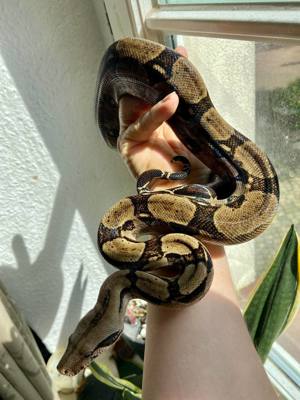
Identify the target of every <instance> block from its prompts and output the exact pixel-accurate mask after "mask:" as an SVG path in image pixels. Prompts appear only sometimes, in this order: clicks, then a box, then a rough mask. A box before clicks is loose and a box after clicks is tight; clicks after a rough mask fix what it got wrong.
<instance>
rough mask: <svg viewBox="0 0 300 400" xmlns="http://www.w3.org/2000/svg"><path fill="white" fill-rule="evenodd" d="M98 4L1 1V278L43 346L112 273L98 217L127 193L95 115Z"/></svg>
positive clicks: (100, 45) (101, 39) (105, 33)
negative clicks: (103, 255) (102, 250)
mask: <svg viewBox="0 0 300 400" xmlns="http://www.w3.org/2000/svg"><path fill="white" fill-rule="evenodd" d="M97 4H98V9H97V13H98V16H99V17H100V21H101V22H100V23H99V20H98V19H97V16H96V12H95V9H94V7H93V3H92V2H90V1H82V0H64V1H59V0H43V1H40V0H26V1H25V2H21V1H18V0H9V1H5V0H0V41H1V53H0V135H1V140H0V154H1V164H0V180H1V184H0V227H1V229H0V235H1V236H0V279H1V280H2V281H3V283H4V284H5V285H6V287H7V289H8V290H9V292H10V294H11V295H12V296H13V297H14V299H15V300H16V302H17V304H18V306H19V308H20V309H21V310H22V311H23V312H24V314H25V316H26V318H27V320H28V322H29V323H30V325H31V326H32V327H33V328H34V329H35V330H36V331H37V333H38V334H39V335H40V336H41V337H42V338H43V339H44V340H45V343H46V344H47V345H48V346H49V348H50V350H54V348H55V346H56V344H57V342H58V341H60V342H62V341H63V340H64V339H65V338H66V336H67V335H68V334H69V333H70V331H71V330H72V329H73V328H74V326H75V325H76V323H77V321H78V320H79V318H80V316H81V315H83V314H84V313H85V312H86V311H87V310H88V309H89V308H91V307H92V305H93V304H94V302H95V300H96V297H97V294H98V289H99V287H100V285H101V283H102V281H103V279H104V278H105V277H106V275H107V272H108V271H111V269H110V267H108V266H107V265H105V264H104V263H103V261H102V260H101V259H100V256H99V253H98V251H97V247H96V232H97V228H98V223H99V219H100V217H101V215H102V214H103V213H104V211H105V210H106V209H107V208H108V207H109V206H110V205H111V204H112V203H114V202H115V201H117V200H118V199H120V198H121V197H122V196H124V195H125V194H130V193H133V192H134V182H133V181H132V180H131V178H130V177H129V174H128V172H127V171H126V169H125V167H124V165H123V164H122V162H121V160H120V158H119V156H118V155H117V153H116V152H113V151H112V150H109V149H108V148H107V147H106V146H105V144H104V141H103V139H102V138H101V137H100V135H99V132H98V130H97V128H96V125H95V122H94V95H95V82H96V76H97V70H98V65H99V62H100V59H101V56H102V54H103V51H104V49H105V48H106V46H107V45H108V42H109V40H110V33H109V29H108V26H107V23H106V21H105V14H104V11H103V8H102V1H101V0H97ZM112 170H113V174H112ZM65 317H66V319H65ZM64 320H65V321H64ZM63 321H64V322H63Z"/></svg>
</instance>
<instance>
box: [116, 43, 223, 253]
mask: <svg viewBox="0 0 300 400" xmlns="http://www.w3.org/2000/svg"><path fill="white" fill-rule="evenodd" d="M176 51H177V52H178V53H180V54H181V55H183V56H185V57H187V51H186V49H185V48H183V47H177V48H176ZM178 103H179V98H178V96H177V94H176V93H175V92H173V93H171V94H169V95H168V96H166V97H165V98H164V99H163V100H161V101H160V102H159V103H157V104H155V105H154V106H152V107H151V106H150V105H149V104H147V103H145V102H143V101H142V100H140V99H138V98H135V97H132V96H124V97H122V98H121V100H120V104H119V122H120V136H119V139H118V149H119V151H120V154H121V156H122V158H123V159H124V161H125V163H126V164H127V166H128V167H129V169H130V171H131V173H132V174H133V176H134V177H135V178H137V177H138V176H139V175H140V174H142V173H143V172H144V171H147V170H149V169H161V170H162V171H170V172H172V171H175V170H180V167H181V165H180V164H178V163H172V162H171V161H172V159H173V158H174V157H175V156H176V155H181V156H184V157H185V158H187V159H188V160H189V162H190V165H191V172H190V174H189V176H188V177H187V178H186V179H185V180H184V181H176V183H175V184H174V181H165V180H160V181H158V182H155V183H154V184H153V185H152V189H154V190H155V189H165V188H169V187H174V186H175V185H176V186H178V185H180V184H190V183H199V182H201V183H203V182H207V179H208V176H209V172H210V170H209V169H208V168H207V167H206V166H205V165H204V164H203V163H202V162H201V161H200V160H199V159H198V158H197V157H195V156H194V154H193V153H192V152H191V151H189V150H188V149H187V148H186V147H185V146H184V145H183V143H181V141H180V140H179V139H178V137H177V136H176V134H175V133H174V131H173V130H172V129H171V127H170V126H169V125H168V124H167V122H166V121H167V120H168V119H169V118H171V116H172V115H173V114H174V113H175V112H176V108H177V106H178ZM206 246H207V248H208V250H209V252H210V254H211V256H212V257H213V258H221V257H224V256H225V253H224V249H223V247H221V246H217V245H213V244H209V243H207V244H206Z"/></svg>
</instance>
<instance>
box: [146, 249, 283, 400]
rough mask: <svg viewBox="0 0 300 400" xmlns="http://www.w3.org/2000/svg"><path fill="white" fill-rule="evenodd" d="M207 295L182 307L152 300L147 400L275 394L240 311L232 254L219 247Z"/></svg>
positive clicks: (234, 399) (211, 399)
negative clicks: (231, 267)
mask: <svg viewBox="0 0 300 400" xmlns="http://www.w3.org/2000/svg"><path fill="white" fill-rule="evenodd" d="M214 271H215V275H214V280H213V284H212V287H211V289H210V291H209V293H208V294H207V295H206V297H205V298H204V299H203V300H201V301H199V302H198V303H196V304H194V305H192V306H190V307H187V308H183V309H170V308H164V307H156V306H152V305H149V308H148V319H147V341H146V343H147V344H146V354H145V368H144V382H143V399H144V400H160V399H162V400H169V399H170V400H179V399H184V400H190V399H191V400H197V399H199V400H202V399H205V400H220V399H222V400H227V399H228V400H229V399H230V400H241V399H243V400H248V399H249V400H250V399H257V400H258V399H264V400H271V399H276V395H275V393H274V391H273V389H272V387H271V384H270V382H269V380H268V378H267V376H266V374H265V372H264V369H263V366H262V364H261V362H260V360H259V358H258V355H257V353H256V351H255V349H254V346H253V344H252V341H251V338H250V336H249V334H248V331H247V328H246V325H245V322H244V320H243V317H242V314H241V312H240V309H239V306H238V301H237V297H236V294H235V290H234V288H233V285H232V281H231V277H230V273H229V269H228V264H227V259H226V256H225V253H224V250H223V249H222V248H219V250H215V257H214Z"/></svg>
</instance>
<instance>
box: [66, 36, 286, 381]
mask: <svg viewBox="0 0 300 400" xmlns="http://www.w3.org/2000/svg"><path fill="white" fill-rule="evenodd" d="M173 91H176V93H177V94H178V96H179V105H178V108H177V111H176V113H175V114H174V115H173V116H172V117H171V118H170V120H169V121H168V123H169V125H170V126H171V128H172V129H173V130H174V132H175V134H176V135H177V136H178V138H179V139H180V141H181V142H182V143H183V144H184V145H185V146H186V147H187V148H188V149H189V150H190V151H191V152H192V153H193V154H194V155H195V156H196V157H197V158H198V159H200V160H201V161H202V162H203V163H204V164H205V165H206V166H207V167H208V168H210V169H211V171H212V172H213V174H214V175H215V176H217V177H218V178H217V179H216V180H215V181H214V182H211V183H209V184H206V185H204V184H193V185H185V186H178V187H176V188H174V189H171V190H170V189H168V190H166V191H159V192H151V190H150V189H149V188H148V184H149V183H150V182H151V180H152V179H154V178H163V179H182V178H183V177H185V176H186V175H187V174H188V173H189V162H188V160H186V159H185V158H184V157H181V156H177V157H175V161H177V162H181V163H182V164H183V170H182V172H180V173H173V174H171V173H166V172H164V171H160V170H151V171H146V172H145V173H144V174H142V175H141V177H140V178H139V180H138V192H139V193H138V194H137V195H134V196H129V197H126V198H124V199H122V200H120V201H119V202H118V203H117V204H115V205H114V206H113V207H112V208H111V209H110V210H109V211H107V213H106V214H105V215H104V217H103V218H102V220H101V223H100V226H99V232H98V245H99V250H100V252H101V254H102V255H103V256H104V258H105V259H106V260H107V261H108V262H109V263H111V264H113V265H114V266H116V267H117V268H118V269H119V271H117V272H114V273H113V274H112V275H110V276H109V277H108V278H107V279H106V281H105V282H104V283H103V285H102V287H101V289H100V293H99V297H98V300H97V302H96V304H95V306H94V308H93V309H92V310H90V311H89V312H88V314H87V315H86V316H85V317H84V318H83V319H82V320H81V321H80V322H79V324H78V326H77V328H76V330H75V332H74V333H73V334H72V335H71V337H70V339H69V344H68V347H67V350H66V352H65V354H64V356H63V358H62V360H61V361H60V363H59V365H58V370H59V371H60V372H61V373H64V374H67V375H74V374H76V373H78V372H79V371H80V370H81V369H82V368H84V367H86V366H87V365H88V364H89V363H90V362H91V361H92V359H93V358H95V357H96V356H98V355H99V354H100V353H101V351H102V350H103V349H104V348H105V347H108V346H110V345H112V344H113V343H114V342H115V341H116V340H118V338H119V337H120V335H121V333H122V329H123V318H124V313H125V310H126V305H127V303H128V301H129V300H130V299H131V298H133V297H138V298H142V299H145V300H147V301H149V302H152V303H154V304H163V305H169V306H175V307H182V306H186V305H189V304H191V303H193V302H195V301H198V300H199V299H201V298H202V297H203V296H204V295H205V293H206V292H207V290H208V289H209V287H210V284H211V281H212V276H213V268H212V261H211V258H210V255H209V253H208V251H207V249H206V247H205V246H204V245H203V243H202V240H204V241H209V242H213V243H216V244H225V245H228V244H237V243H242V242H245V241H248V240H250V239H253V238H254V237H256V236H257V235H259V234H260V233H261V232H263V231H264V230H265V229H266V227H267V226H268V225H269V224H270V223H271V221H272V219H273V217H274V215H275V213H276V210H277V206H278V201H279V185H278V179H277V175H276V172H275V170H274V168H273V166H272V164H271V162H270V161H269V159H268V157H267V156H266V155H265V154H264V152H262V151H261V150H260V149H259V148H258V147H257V146H256V145H255V144H254V143H253V142H252V141H250V140H249V139H248V138H246V137H245V136H243V135H242V134H241V133H239V132H238V131H237V130H235V129H234V128H233V127H231V126H230V125H229V124H228V123H227V122H226V121H225V120H224V119H223V118H222V117H221V116H220V115H219V113H218V112H217V110H216V109H215V107H214V106H213V104H212V102H211V100H210V97H209V95H208V92H207V88H206V86H205V84H204V82H203V80H202V78H201V76H200V75H199V73H198V71H197V70H196V69H195V68H194V66H193V65H192V64H191V63H190V62H189V61H188V60H187V59H186V58H185V57H183V56H181V55H180V54H178V53H176V52H175V51H173V50H171V49H169V48H167V47H165V46H163V45H161V44H158V43H154V42H151V41H148V40H142V39H137V38H125V39H122V40H119V41H117V42H115V43H114V44H112V45H111V46H110V47H109V48H108V50H107V51H106V53H105V55H104V58H103V61H102V64H101V67H100V73H99V84H98V90H97V100H96V114H97V121H98V125H99V128H100V130H101V133H102V135H103V137H104V138H105V140H106V142H107V143H108V145H110V146H112V147H116V144H117V139H118V135H119V119H118V102H119V99H120V98H121V96H123V95H125V94H127V95H132V96H135V97H137V98H140V99H142V100H144V101H146V102H148V103H149V104H155V103H156V102H158V101H159V100H161V99H162V98H163V97H165V96H166V95H167V94H169V93H171V92H173ZM143 231H146V232H148V233H149V232H150V238H148V239H147V240H139V237H140V235H141V232H143Z"/></svg>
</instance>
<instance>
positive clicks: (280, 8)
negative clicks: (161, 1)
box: [95, 0, 300, 400]
mask: <svg viewBox="0 0 300 400" xmlns="http://www.w3.org/2000/svg"><path fill="white" fill-rule="evenodd" d="M95 1H96V2H97V1H102V2H103V4H104V6H105V9H106V13H107V17H108V21H109V25H110V28H111V31H112V36H113V39H114V40H118V39H119V38H121V37H125V36H137V37H143V38H146V39H150V40H154V41H158V42H161V43H167V44H169V45H170V44H172V43H170V38H171V37H172V36H171V35H172V34H175V35H191V36H205V37H216V38H223V39H239V40H248V41H249V40H250V41H272V42H274V41H276V42H285V43H290V44H295V43H296V44H299V45H300V1H299V3H298V4H297V3H295V2H284V3H274V4H271V3H265V4H262V3H256V4H255V2H245V4H224V5H221V4H205V5H195V4H193V5H168V4H167V5H158V4H157V3H158V2H157V1H156V0H121V1H120V0H95ZM265 369H266V372H267V373H268V375H269V378H270V381H271V382H272V383H273V384H274V386H275V387H276V388H277V389H278V391H279V392H280V393H281V394H282V395H283V397H284V398H285V399H288V400H297V399H300V367H299V363H298V362H297V361H296V360H294V359H293V357H292V356H291V355H290V354H288V353H287V352H286V351H285V350H284V349H283V348H282V347H281V346H280V345H279V344H277V343H275V344H274V346H273V348H272V350H271V352H270V354H269V357H268V360H267V362H266V363H265Z"/></svg>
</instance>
